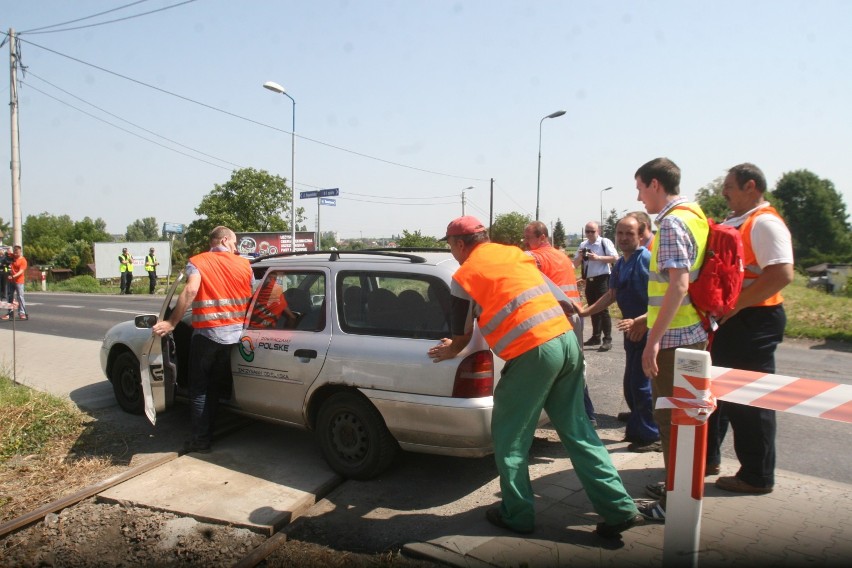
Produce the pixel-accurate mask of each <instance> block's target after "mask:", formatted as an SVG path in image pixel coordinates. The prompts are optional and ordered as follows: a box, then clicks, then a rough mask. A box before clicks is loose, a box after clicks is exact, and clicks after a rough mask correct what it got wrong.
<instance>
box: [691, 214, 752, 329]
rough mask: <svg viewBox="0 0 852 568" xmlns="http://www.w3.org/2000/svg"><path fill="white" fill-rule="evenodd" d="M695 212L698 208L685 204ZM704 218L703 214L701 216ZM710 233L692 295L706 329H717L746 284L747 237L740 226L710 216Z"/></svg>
mask: <svg viewBox="0 0 852 568" xmlns="http://www.w3.org/2000/svg"><path fill="white" fill-rule="evenodd" d="M680 208H681V209H687V210H689V211H692V212H693V213H695V214H698V211H696V210H695V209H693V208H692V207H689V206H681V207H680ZM700 216H701V217H704V215H703V213H702V214H701V215H700ZM707 223H708V224H709V225H710V232H709V233H708V234H707V246H706V248H705V250H704V263H703V264H702V265H701V269H700V271H699V272H698V278H696V279H695V280H694V281H693V282H690V284H689V297H690V299H691V300H692V305H693V306H694V307H695V309H696V311H697V312H698V315H699V316H700V317H701V323H702V324H703V325H704V329H706V330H707V331H709V332H713V331H716V329H717V328H718V327H719V324H718V323H717V322H718V321H719V320H720V319H722V316H724V315H725V314H727V313H728V312H730V311H731V310H733V309H734V306H735V305H736V303H737V299H738V298H739V297H740V290H742V287H743V277H744V263H743V257H744V256H745V253H744V252H743V239H742V236H741V235H740V231H739V229H737V228H736V227H731V226H730V225H721V224H718V223H716V222H715V221H713V219H707Z"/></svg>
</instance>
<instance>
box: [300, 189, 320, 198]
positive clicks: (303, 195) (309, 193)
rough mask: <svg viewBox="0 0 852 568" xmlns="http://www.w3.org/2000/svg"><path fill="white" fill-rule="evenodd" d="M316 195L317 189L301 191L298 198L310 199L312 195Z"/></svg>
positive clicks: (317, 193)
mask: <svg viewBox="0 0 852 568" xmlns="http://www.w3.org/2000/svg"><path fill="white" fill-rule="evenodd" d="M318 195H319V192H318V191H303V192H302V193H300V194H299V199H311V198H312V197H317V196H318Z"/></svg>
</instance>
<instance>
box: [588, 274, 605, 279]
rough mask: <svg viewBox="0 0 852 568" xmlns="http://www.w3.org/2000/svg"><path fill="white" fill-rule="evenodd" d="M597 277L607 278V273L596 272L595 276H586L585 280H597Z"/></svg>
mask: <svg viewBox="0 0 852 568" xmlns="http://www.w3.org/2000/svg"><path fill="white" fill-rule="evenodd" d="M598 278H609V274H598V275H597V276H588V277H586V280H597V279H598Z"/></svg>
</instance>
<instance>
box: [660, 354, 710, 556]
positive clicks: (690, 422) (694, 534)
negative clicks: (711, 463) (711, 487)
mask: <svg viewBox="0 0 852 568" xmlns="http://www.w3.org/2000/svg"><path fill="white" fill-rule="evenodd" d="M672 394H673V396H672V397H671V398H661V399H659V400H658V401H657V408H671V409H672V429H671V446H670V448H671V450H670V453H669V471H668V474H667V477H668V478H667V479H666V526H665V531H664V534H663V565H664V566H692V567H694V566H697V565H698V546H699V540H700V535H701V505H702V499H703V498H704V468H705V460H706V454H707V418H708V417H709V416H710V414H711V413H712V412H713V409H714V408H715V401H714V399H713V397H712V395H711V394H710V353H708V352H706V351H696V350H694V349H678V350H677V351H676V352H675V371H674V391H673V393H672Z"/></svg>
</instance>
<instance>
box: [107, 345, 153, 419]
mask: <svg viewBox="0 0 852 568" xmlns="http://www.w3.org/2000/svg"><path fill="white" fill-rule="evenodd" d="M110 382H111V383H112V390H113V392H114V393H115V399H116V400H117V401H118V405H119V406H120V407H121V408H122V410H124V411H125V412H129V413H131V414H142V411H143V410H144V408H145V399H144V397H143V396H142V378H141V376H140V375H139V361H137V360H136V357H135V356H134V355H133V353H128V352H125V353H122V354H121V355H119V356H118V357H116V359H115V363H113V364H112V371H111V372H110Z"/></svg>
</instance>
